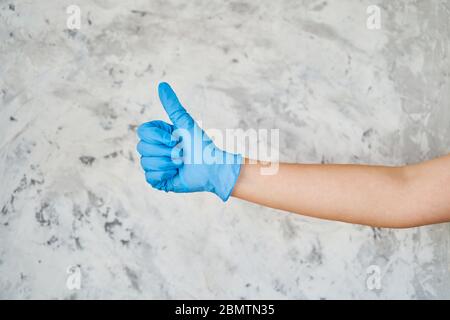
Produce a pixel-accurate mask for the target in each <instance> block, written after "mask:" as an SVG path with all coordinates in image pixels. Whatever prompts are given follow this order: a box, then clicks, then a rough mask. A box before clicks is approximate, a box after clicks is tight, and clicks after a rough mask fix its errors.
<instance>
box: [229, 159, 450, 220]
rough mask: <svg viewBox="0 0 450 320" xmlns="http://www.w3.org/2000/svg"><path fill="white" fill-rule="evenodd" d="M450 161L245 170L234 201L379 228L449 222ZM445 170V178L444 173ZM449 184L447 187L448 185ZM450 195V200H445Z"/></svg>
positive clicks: (252, 167) (252, 166)
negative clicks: (265, 171) (272, 171)
mask: <svg viewBox="0 0 450 320" xmlns="http://www.w3.org/2000/svg"><path fill="white" fill-rule="evenodd" d="M449 163H450V158H449V157H444V158H441V159H436V160H433V161H430V162H428V163H423V164H419V165H415V166H406V167H383V166H366V165H308V164H280V166H279V171H278V172H277V173H276V174H275V175H262V174H261V170H260V169H261V166H262V165H261V164H249V163H248V162H247V163H246V164H244V165H243V168H242V171H241V175H240V177H239V179H238V182H237V184H236V186H235V188H234V190H233V196H235V197H238V198H241V199H244V200H248V201H251V202H255V203H259V204H262V205H265V206H268V207H272V208H277V209H282V210H287V211H291V212H296V213H300V214H303V215H308V216H313V217H317V218H322V219H331V220H338V221H345V222H350V223H357V224H365V225H371V226H379V227H411V226H417V225H424V224H430V223H438V222H444V221H449V220H450V217H449V216H450V200H448V199H450V194H449V191H448V187H447V192H446V193H445V190H439V189H442V188H443V187H444V186H448V185H449V182H450V173H449V172H450V165H449ZM444 169H446V174H447V175H445V174H442V171H444ZM445 182H447V184H445ZM444 189H445V188H444ZM445 196H446V197H445Z"/></svg>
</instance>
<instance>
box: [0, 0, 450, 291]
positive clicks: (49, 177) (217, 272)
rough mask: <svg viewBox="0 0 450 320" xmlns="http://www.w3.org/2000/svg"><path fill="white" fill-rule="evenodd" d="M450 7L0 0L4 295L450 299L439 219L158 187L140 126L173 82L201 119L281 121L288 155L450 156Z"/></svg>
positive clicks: (156, 111)
mask: <svg viewBox="0 0 450 320" xmlns="http://www.w3.org/2000/svg"><path fill="white" fill-rule="evenodd" d="M70 4H77V5H78V6H79V7H80V8H81V18H82V21H81V22H82V24H81V29H80V30H78V31H69V30H67V27H66V19H67V17H68V15H67V14H66V7H67V6H68V5H70ZM371 4H377V5H379V7H380V8H381V10H382V15H381V19H382V20H381V21H382V27H381V30H368V29H367V28H366V19H367V16H368V15H367V14H366V9H367V6H368V5H371ZM449 23H450V3H449V2H448V1H445V0H442V1H438V0H436V1H419V0H418V1H366V0H361V1H356V0H354V1H353V0H352V1H350V0H347V1H331V0H325V1H310V0H303V1H295V0H284V1H269V0H267V1H258V2H256V1H248V0H247V1H188V2H186V1H144V0H135V1H118V0H117V1H112V0H111V1H108V0H97V1H87V0H86V1H84V0H79V1H76V2H73V1H12V0H11V1H0V157H1V162H0V181H1V183H0V210H1V213H0V298H64V299H66V298H76V299H79V298H313V299H318V298H450V286H449V284H450V276H449V271H450V270H449V267H450V264H449V235H450V226H449V225H448V224H443V225H436V226H430V227H423V228H417V229H408V230H389V229H374V228H369V227H362V226H352V225H347V224H342V223H335V222H328V221H319V220H315V219H310V218H304V217H301V216H296V215H293V214H286V213H283V212H278V211H275V210H272V209H267V208H262V207H259V206H256V205H253V204H249V203H245V202H242V201H239V200H234V199H232V200H230V201H229V202H228V203H227V204H222V203H221V202H220V200H218V199H217V198H215V197H213V196H212V195H207V194H194V195H192V194H191V195H173V194H165V193H161V192H157V191H154V190H152V189H151V188H150V187H149V186H148V185H147V184H146V183H145V180H144V177H143V174H142V172H141V170H140V168H139V164H138V158H137V154H136V152H135V144H136V142H137V139H136V136H135V132H134V129H135V127H136V126H137V125H138V124H140V123H141V122H144V121H148V120H151V119H164V120H166V119H167V118H166V116H165V114H164V113H163V110H162V108H161V107H160V105H159V101H158V98H157V94H156V86H157V83H158V82H159V81H161V80H166V81H168V82H170V83H171V84H172V85H173V86H174V88H175V89H176V91H177V92H178V93H179V95H180V98H181V100H182V101H183V102H184V104H185V105H186V106H187V107H188V108H189V110H190V112H191V113H192V114H193V115H194V116H195V117H196V118H197V119H199V120H201V121H202V122H203V126H204V127H206V128H221V129H225V128H237V127H240V128H244V129H247V128H280V129H281V131H280V146H281V160H283V161H291V162H295V161H301V162H321V161H322V162H351V163H372V164H403V163H411V162H417V161H421V160H424V159H429V158H433V157H435V156H438V155H442V154H446V153H448V152H450V125H449V123H450V105H449V103H450V79H449V70H450V57H449V54H450V50H449V41H450V40H449V34H450V32H449V30H450V29H449ZM299 183H301V182H299ZM324 197H326V195H324ZM77 265H78V266H79V270H81V289H80V290H69V288H68V287H67V286H66V281H67V279H68V276H69V275H68V273H67V269H68V268H70V267H71V266H77ZM371 265H376V266H378V267H379V268H380V271H381V288H380V289H379V290H369V289H368V287H367V285H366V281H367V279H368V274H367V268H368V267H369V266H371Z"/></svg>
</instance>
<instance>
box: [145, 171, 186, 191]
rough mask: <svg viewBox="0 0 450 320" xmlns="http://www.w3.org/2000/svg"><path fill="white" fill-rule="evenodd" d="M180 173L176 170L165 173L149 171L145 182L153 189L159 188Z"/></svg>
mask: <svg viewBox="0 0 450 320" xmlns="http://www.w3.org/2000/svg"><path fill="white" fill-rule="evenodd" d="M177 173H178V171H177V170H176V169H172V170H165V171H147V172H146V173H145V180H147V182H148V183H150V184H151V185H152V187H157V186H158V185H159V184H160V183H161V182H162V181H164V180H168V179H171V178H173V177H174V176H175V175H176V174H177Z"/></svg>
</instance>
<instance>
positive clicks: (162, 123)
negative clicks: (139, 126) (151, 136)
mask: <svg viewBox="0 0 450 320" xmlns="http://www.w3.org/2000/svg"><path fill="white" fill-rule="evenodd" d="M144 125H146V126H148V127H156V128H160V129H162V130H165V131H167V132H169V133H172V132H173V125H171V124H170V123H167V122H165V121H162V120H152V121H149V122H147V123H144Z"/></svg>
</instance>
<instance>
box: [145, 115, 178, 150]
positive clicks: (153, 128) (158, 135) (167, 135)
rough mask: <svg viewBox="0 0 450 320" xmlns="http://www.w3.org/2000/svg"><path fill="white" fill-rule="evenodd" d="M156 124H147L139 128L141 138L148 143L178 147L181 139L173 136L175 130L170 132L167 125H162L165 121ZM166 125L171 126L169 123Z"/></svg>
mask: <svg viewBox="0 0 450 320" xmlns="http://www.w3.org/2000/svg"><path fill="white" fill-rule="evenodd" d="M154 122H156V121H152V122H147V123H144V124H142V125H141V126H139V128H138V129H137V134H138V136H139V138H140V139H141V140H143V141H145V142H147V143H159V144H165V145H167V146H171V147H173V146H174V145H176V144H177V142H178V140H179V138H177V137H175V136H174V135H172V131H173V129H172V128H170V131H168V130H167V128H166V127H165V125H162V124H161V123H165V122H163V121H158V122H159V123H158V124H157V125H155V123H154ZM166 125H168V126H170V125H169V124H167V123H166Z"/></svg>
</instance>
